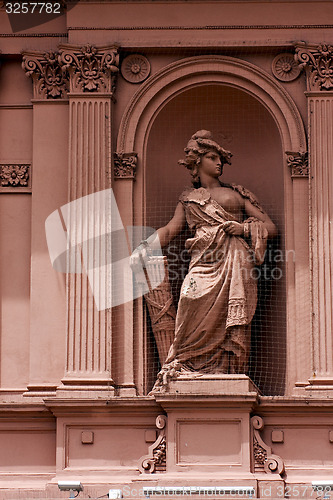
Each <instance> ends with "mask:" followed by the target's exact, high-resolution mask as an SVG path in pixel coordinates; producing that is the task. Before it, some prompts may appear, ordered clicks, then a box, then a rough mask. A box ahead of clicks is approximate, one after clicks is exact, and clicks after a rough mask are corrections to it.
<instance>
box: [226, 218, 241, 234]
mask: <svg viewBox="0 0 333 500" xmlns="http://www.w3.org/2000/svg"><path fill="white" fill-rule="evenodd" d="M222 229H223V230H224V231H225V232H226V233H227V234H232V235H233V236H243V235H244V224H240V223H239V222H234V221H228V222H225V223H224V224H222Z"/></svg>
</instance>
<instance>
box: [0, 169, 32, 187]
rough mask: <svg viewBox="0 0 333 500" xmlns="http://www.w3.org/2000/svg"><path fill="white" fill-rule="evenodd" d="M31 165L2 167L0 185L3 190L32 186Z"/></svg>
mask: <svg viewBox="0 0 333 500" xmlns="http://www.w3.org/2000/svg"><path fill="white" fill-rule="evenodd" d="M29 173H30V165H29V164H16V165H12V164H10V165H8V164H7V165H0V183H1V187H3V188H16V187H17V188H23V187H29V186H30V176H29Z"/></svg>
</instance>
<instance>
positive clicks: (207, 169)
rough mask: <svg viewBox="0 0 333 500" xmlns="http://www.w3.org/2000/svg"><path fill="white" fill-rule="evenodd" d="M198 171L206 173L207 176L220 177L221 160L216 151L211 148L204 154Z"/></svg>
mask: <svg viewBox="0 0 333 500" xmlns="http://www.w3.org/2000/svg"><path fill="white" fill-rule="evenodd" d="M198 170H199V176H200V173H203V174H206V175H208V176H209V177H220V175H222V161H221V157H220V155H218V154H217V152H216V151H214V150H211V151H209V152H208V153H206V154H204V155H203V157H202V158H201V162H200V165H199V169H198Z"/></svg>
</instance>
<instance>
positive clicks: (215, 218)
mask: <svg viewBox="0 0 333 500" xmlns="http://www.w3.org/2000/svg"><path fill="white" fill-rule="evenodd" d="M233 189H235V190H236V191H238V192H239V193H240V194H241V195H243V196H244V194H245V197H246V198H248V199H250V201H251V203H253V204H256V206H258V204H257V203H256V201H255V199H253V198H252V199H251V196H252V197H253V195H252V194H251V193H250V192H248V191H246V190H244V188H242V187H241V186H235V187H233ZM180 201H181V203H182V204H183V207H184V211H185V215H186V220H187V223H188V225H189V227H190V229H192V231H193V232H194V236H193V237H192V238H189V239H188V240H187V242H186V248H187V250H188V252H189V254H190V256H191V261H190V266H189V272H188V274H187V276H186V277H185V279H184V282H183V285H182V288H181V293H180V299H179V303H178V310H177V317H176V330H175V339H174V342H173V344H172V346H171V348H170V351H169V354H168V357H167V360H166V363H165V365H164V367H163V368H162V372H164V374H166V373H167V372H168V371H170V369H172V371H173V373H174V372H175V368H176V371H196V372H201V373H245V372H246V370H247V362H248V356H249V349H250V336H251V334H250V323H251V320H252V318H253V315H254V313H255V309H256V304H257V284H256V279H255V275H254V274H255V273H254V272H253V268H254V265H255V264H256V263H261V262H262V260H263V256H264V251H265V248H266V238H267V230H266V228H265V227H264V225H263V223H262V222H261V221H259V220H258V219H255V218H253V217H251V218H250V219H247V221H245V222H247V223H248V227H249V228H250V229H249V244H248V243H247V241H245V239H244V238H243V237H242V236H233V235H230V234H227V233H226V232H225V231H224V230H223V223H225V222H227V221H236V222H243V219H239V218H237V217H236V216H235V215H233V214H231V213H229V212H227V211H226V210H225V209H224V208H223V207H222V206H220V205H219V203H218V202H217V201H215V200H214V199H212V198H211V195H210V193H209V192H208V191H207V190H206V189H204V188H199V189H190V190H187V191H184V192H183V193H182V195H181V197H180ZM162 372H161V375H162Z"/></svg>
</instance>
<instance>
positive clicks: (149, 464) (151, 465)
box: [139, 415, 167, 474]
mask: <svg viewBox="0 0 333 500" xmlns="http://www.w3.org/2000/svg"><path fill="white" fill-rule="evenodd" d="M166 423H167V417H166V416H165V415H159V416H158V417H157V418H156V427H157V429H159V435H158V438H157V439H156V441H155V443H153V444H152V445H151V446H149V452H148V455H145V456H144V457H141V458H140V464H139V469H140V472H142V473H145V474H153V473H154V472H165V470H166V435H165V427H166Z"/></svg>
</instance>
